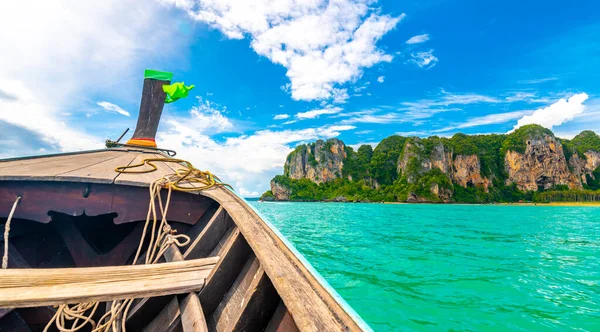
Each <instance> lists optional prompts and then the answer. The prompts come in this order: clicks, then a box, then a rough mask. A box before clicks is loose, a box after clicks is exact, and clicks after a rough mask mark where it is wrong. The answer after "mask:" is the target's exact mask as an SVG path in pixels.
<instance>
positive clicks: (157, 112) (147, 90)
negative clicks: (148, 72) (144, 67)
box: [132, 78, 171, 138]
mask: <svg viewBox="0 0 600 332" xmlns="http://www.w3.org/2000/svg"><path fill="white" fill-rule="evenodd" d="M166 84H171V81H163V80H156V79H152V78H146V79H144V85H143V88H142V101H141V102H140V112H139V114H138V121H137V125H136V126H135V131H134V132H133V137H132V138H138V137H141V138H154V137H155V136H156V130H157V129H158V123H159V122H160V116H161V114H162V110H163V107H164V105H165V98H166V97H167V95H166V93H165V92H164V91H163V89H162V87H163V85H166Z"/></svg>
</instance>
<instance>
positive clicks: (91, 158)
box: [0, 151, 123, 180]
mask: <svg viewBox="0 0 600 332" xmlns="http://www.w3.org/2000/svg"><path fill="white" fill-rule="evenodd" d="M122 155H123V152H119V151H105V152H97V153H86V154H79V155H69V156H59V157H50V158H40V159H38V160H35V159H30V160H27V161H20V162H14V163H16V165H15V164H13V162H6V163H3V164H1V166H2V168H0V180H30V179H38V180H54V177H55V176H56V175H58V174H62V173H66V172H70V171H74V170H78V169H82V168H86V167H89V166H92V165H94V164H97V163H100V162H103V161H105V160H108V159H113V158H117V157H120V156H122Z"/></svg>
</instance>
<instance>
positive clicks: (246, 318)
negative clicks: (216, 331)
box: [227, 268, 279, 331]
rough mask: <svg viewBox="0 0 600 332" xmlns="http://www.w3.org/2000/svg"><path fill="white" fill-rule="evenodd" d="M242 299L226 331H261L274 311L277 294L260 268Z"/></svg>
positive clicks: (277, 300)
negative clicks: (236, 313)
mask: <svg viewBox="0 0 600 332" xmlns="http://www.w3.org/2000/svg"><path fill="white" fill-rule="evenodd" d="M244 299H245V301H243V302H242V303H241V305H242V310H241V311H240V313H239V315H238V316H237V317H236V318H235V319H234V320H233V321H232V322H231V323H230V325H229V327H228V329H227V331H263V330H264V329H265V327H266V326H267V324H268V323H269V318H271V316H272V315H273V312H275V308H276V307H277V304H278V303H279V296H278V295H277V291H276V290H275V287H273V284H272V283H271V281H270V280H269V277H267V275H266V274H265V272H264V270H263V269H262V268H259V269H258V272H257V274H256V276H255V278H254V280H252V283H251V284H250V287H249V288H248V290H247V291H246V295H245V296H244Z"/></svg>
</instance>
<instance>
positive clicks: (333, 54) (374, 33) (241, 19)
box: [161, 0, 405, 102]
mask: <svg viewBox="0 0 600 332" xmlns="http://www.w3.org/2000/svg"><path fill="white" fill-rule="evenodd" d="M161 2H162V3H169V4H171V5H174V6H176V7H178V8H181V9H183V10H185V11H186V12H187V13H188V14H189V16H190V17H191V18H193V19H195V20H197V21H201V22H204V23H206V24H208V25H209V26H211V27H213V28H215V29H218V30H220V31H221V32H222V33H223V34H224V35H225V36H227V37H228V38H231V39H243V38H244V37H246V36H248V37H249V38H250V39H251V47H252V48H253V49H254V51H255V52H256V53H258V54H259V55H262V56H265V57H267V58H268V59H269V60H271V61H272V62H273V63H276V64H280V65H282V66H284V67H285V68H286V69H287V73H286V76H287V77H288V78H289V79H290V83H289V85H286V86H285V89H284V90H286V91H290V92H291V95H292V98H293V99H295V100H330V99H334V100H336V101H337V102H341V101H343V100H345V99H346V98H347V93H345V92H346V91H343V92H342V91H340V90H336V89H340V85H343V84H345V83H348V82H354V81H356V79H358V78H359V77H360V76H361V75H362V72H363V70H364V68H369V67H371V66H373V65H375V64H377V63H380V62H390V61H391V60H392V56H391V55H389V54H386V53H385V52H384V51H382V50H380V49H378V48H377V47H376V43H377V41H378V40H379V39H380V38H381V37H382V36H383V35H384V34H386V33H387V32H388V31H390V30H392V29H393V28H395V26H396V25H397V24H398V22H400V20H401V19H402V18H404V16H405V15H404V14H402V15H400V16H398V17H392V16H390V15H380V14H379V11H378V9H377V8H373V7H371V5H372V3H373V1H371V0H335V1H326V0H312V1H289V0H255V1H237V0H195V1H193V0H183V1H182V0H161ZM344 93H345V94H344Z"/></svg>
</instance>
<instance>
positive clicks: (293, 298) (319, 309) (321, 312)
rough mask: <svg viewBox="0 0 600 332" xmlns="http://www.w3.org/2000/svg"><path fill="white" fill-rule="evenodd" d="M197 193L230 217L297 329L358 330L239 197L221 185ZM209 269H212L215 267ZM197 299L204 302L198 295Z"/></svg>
mask: <svg viewBox="0 0 600 332" xmlns="http://www.w3.org/2000/svg"><path fill="white" fill-rule="evenodd" d="M201 194H202V195H204V196H207V197H210V198H212V199H214V200H216V201H217V202H218V203H220V204H221V205H222V206H223V207H224V208H225V209H226V210H227V213H228V214H229V215H230V216H231V217H232V218H233V220H234V222H235V224H236V225H237V227H238V228H239V230H240V231H241V232H242V234H243V236H244V238H245V239H246V241H247V243H248V244H249V245H250V247H251V248H252V250H253V252H254V253H255V254H256V257H257V258H258V259H259V261H260V263H261V267H262V268H263V269H264V270H265V272H266V273H267V275H268V276H269V278H270V280H271V281H272V283H273V285H274V287H275V289H276V290H277V293H278V294H279V296H280V297H281V299H282V300H283V302H284V303H285V305H286V307H287V308H288V310H289V312H290V314H291V315H292V317H293V319H294V321H295V323H296V325H297V326H298V329H300V330H301V331H305V330H306V331H348V330H350V331H361V330H362V328H361V326H360V325H359V323H358V322H357V321H355V320H354V319H353V317H352V316H350V314H349V313H348V312H346V311H345V310H344V308H343V307H342V306H341V305H340V304H339V303H338V302H337V301H336V299H335V298H334V297H333V296H332V295H331V293H329V291H328V290H327V289H326V288H325V287H324V286H323V285H321V284H320V283H319V281H318V280H317V279H316V278H315V277H314V276H313V275H312V274H311V272H310V271H309V270H308V269H307V268H306V266H304V264H303V263H302V262H301V261H300V260H299V259H298V258H297V257H296V255H295V254H294V253H293V252H292V251H291V250H290V249H289V248H288V247H287V245H286V244H285V243H283V241H282V240H281V239H280V238H279V237H278V236H277V234H275V233H274V232H273V230H272V229H271V228H270V227H269V226H268V225H267V224H266V223H265V222H264V221H262V219H261V218H260V217H259V216H258V215H257V214H256V212H254V210H252V209H251V208H250V207H249V206H247V204H246V203H245V202H244V201H243V200H242V199H241V198H239V197H237V196H236V195H235V194H234V193H232V192H230V191H229V190H227V189H224V188H214V189H209V190H205V191H203V192H201ZM213 273H216V268H215V271H214V272H213ZM207 286H208V284H207ZM206 289H207V288H205V289H204V290H203V291H206ZM201 294H202V293H201ZM200 301H201V302H202V304H203V305H204V301H203V300H202V297H201V298H200ZM205 312H206V310H205Z"/></svg>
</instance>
